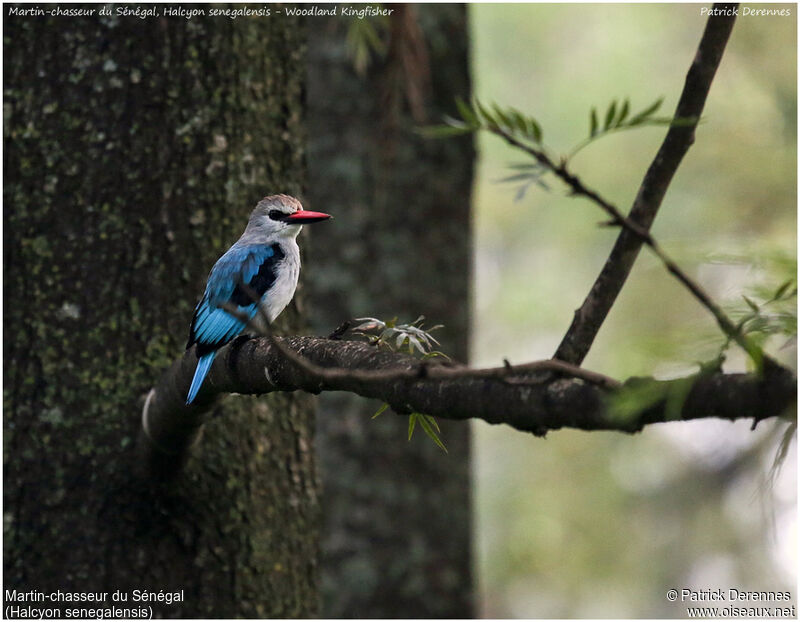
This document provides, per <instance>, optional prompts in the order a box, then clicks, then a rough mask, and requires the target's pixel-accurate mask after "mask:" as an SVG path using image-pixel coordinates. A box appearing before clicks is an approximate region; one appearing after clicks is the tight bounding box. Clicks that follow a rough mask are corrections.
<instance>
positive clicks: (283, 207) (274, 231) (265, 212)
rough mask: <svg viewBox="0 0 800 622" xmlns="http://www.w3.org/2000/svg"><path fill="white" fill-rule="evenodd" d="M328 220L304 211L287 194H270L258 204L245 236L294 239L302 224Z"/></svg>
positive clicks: (322, 215)
mask: <svg viewBox="0 0 800 622" xmlns="http://www.w3.org/2000/svg"><path fill="white" fill-rule="evenodd" d="M328 218H330V215H329V214H323V213H322V212H309V211H306V210H304V209H303V206H302V205H301V204H300V201H298V200H297V199H295V198H294V197H290V196H289V195H288V194H272V195H270V196H268V197H264V198H263V199H261V200H260V201H259V202H258V204H257V205H256V207H255V209H254V210H253V213H252V214H250V220H249V222H248V223H247V229H246V230H245V234H251V235H258V236H259V237H262V236H266V237H270V238H271V237H290V238H296V237H297V234H298V233H300V230H301V229H302V228H303V225H304V224H308V223H312V222H319V221H321V220H327V219H328Z"/></svg>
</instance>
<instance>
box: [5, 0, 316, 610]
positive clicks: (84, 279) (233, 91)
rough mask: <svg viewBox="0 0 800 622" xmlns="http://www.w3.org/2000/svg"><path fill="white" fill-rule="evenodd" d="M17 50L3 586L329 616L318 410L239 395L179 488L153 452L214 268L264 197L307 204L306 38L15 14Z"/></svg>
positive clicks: (9, 55) (200, 21)
mask: <svg viewBox="0 0 800 622" xmlns="http://www.w3.org/2000/svg"><path fill="white" fill-rule="evenodd" d="M95 6H97V5H95ZM151 6H154V5H151ZM6 8H7V7H6ZM155 8H157V9H158V10H159V11H163V8H162V7H155ZM173 8H175V7H173ZM3 34H4V47H5V61H4V63H5V65H4V68H5V85H4V89H5V90H4V103H5V126H4V129H5V140H6V143H5V144H6V149H5V160H4V167H5V187H4V199H5V209H4V212H3V217H4V225H5V235H4V244H5V253H4V264H5V267H4V270H5V282H4V294H5V305H4V312H5V340H4V356H5V366H4V374H5V377H4V414H5V417H4V432H5V451H4V465H5V482H4V483H5V487H4V502H5V517H4V518H5V520H4V534H5V539H4V570H5V586H4V587H5V588H6V589H16V590H20V591H29V590H35V591H39V590H40V591H43V592H45V593H50V592H53V591H55V590H62V591H69V592H86V591H105V592H109V597H108V599H107V600H106V601H105V602H103V603H102V605H106V606H111V605H117V606H122V607H135V606H141V605H142V604H144V605H145V606H146V605H151V606H153V608H154V613H155V614H157V615H161V616H167V617H177V616H191V617H208V616H210V617H220V616H222V617H264V616H275V617H283V616H287V617H291V616H308V615H313V614H314V613H315V612H316V611H317V586H316V583H317V581H316V579H317V570H316V555H317V549H318V547H317V542H318V527H317V519H318V505H317V485H316V480H315V476H314V464H313V463H314V460H313V456H312V451H311V438H312V429H313V424H312V410H311V403H310V401H309V398H307V397H303V396H302V395H299V394H297V395H274V396H270V397H268V398H265V399H261V400H255V399H251V398H243V397H242V398H238V397H237V398H229V399H227V400H224V401H223V402H222V403H221V404H220V405H219V406H218V407H217V410H216V414H218V415H220V417H219V418H217V419H215V420H213V421H211V422H210V423H208V424H207V425H206V427H205V430H204V434H203V436H202V438H201V440H200V441H199V443H198V445H197V446H196V448H195V451H194V452H193V455H192V457H191V458H190V459H189V462H188V464H187V465H186V468H185V469H184V471H183V472H182V473H180V474H179V475H178V476H176V477H174V478H172V479H171V480H168V481H162V480H164V479H165V478H162V477H157V478H155V479H141V478H138V477H137V476H136V474H135V472H136V470H137V469H136V467H137V457H136V456H137V454H136V452H135V449H134V448H135V445H136V442H135V439H136V436H137V433H138V430H139V427H140V421H139V414H140V412H141V408H142V403H143V398H144V394H145V393H146V392H147V390H148V389H149V387H151V386H152V384H153V382H154V380H155V379H156V378H158V376H159V374H160V373H161V370H162V369H163V368H164V367H165V366H167V365H168V364H169V362H170V361H171V360H172V359H174V358H175V357H176V355H179V354H180V353H181V351H182V349H183V346H184V343H185V341H184V340H185V338H186V334H187V327H188V324H189V320H190V318H191V315H192V308H193V305H194V303H195V302H196V300H197V299H198V297H199V295H200V294H201V292H202V287H203V283H204V279H205V276H206V275H207V273H208V270H209V268H210V267H211V265H212V264H213V262H214V261H215V259H216V258H217V257H218V256H219V255H220V254H221V252H223V251H224V250H225V248H227V246H228V245H229V244H230V243H232V242H233V241H234V240H235V239H236V237H237V236H238V235H239V234H240V232H241V230H242V228H243V227H244V224H245V222H246V218H247V216H248V214H249V211H250V210H251V209H252V206H253V205H254V204H255V202H256V201H257V200H258V199H259V198H260V197H261V196H263V195H265V194H269V193H273V192H278V191H282V192H289V193H298V192H299V191H300V189H301V186H302V183H303V177H302V148H301V140H300V139H299V138H298V136H299V134H300V118H301V106H302V102H301V93H302V80H303V54H302V51H303V41H304V30H303V28H302V24H300V23H298V22H296V21H295V20H293V19H290V18H288V17H285V16H282V17H275V16H273V17H272V18H251V19H237V20H232V19H228V18H224V17H219V18H210V17H206V18H195V19H192V20H186V19H183V18H180V17H173V18H167V17H160V18H151V19H144V20H142V19H137V18H135V17H127V18H125V17H121V18H118V17H109V18H100V17H97V16H96V15H95V16H94V17H82V18H50V17H20V16H9V15H8V14H7V15H6V16H5V18H4V33H3ZM284 315H285V316H286V318H287V319H284V320H283V321H282V322H283V328H286V329H290V330H292V331H293V332H295V331H297V330H298V329H299V328H300V325H301V322H300V319H299V316H298V314H297V312H296V310H293V309H290V310H288V311H287V312H285V314H284ZM134 589H142V590H150V591H155V592H158V591H159V590H164V591H169V592H171V591H178V590H183V592H182V593H183V601H182V602H174V603H172V604H167V603H164V602H145V603H135V602H133V600H132V593H131V592H132V590H134ZM115 590H121V591H122V592H123V593H126V592H127V593H129V599H128V601H127V602H116V603H113V602H111V601H110V594H111V593H113V592H114V591H115ZM6 604H11V603H6ZM44 605H46V606H50V607H52V606H60V607H61V608H62V615H65V614H63V609H64V608H65V607H66V605H65V604H64V603H61V604H60V605H56V604H55V603H45V604H42V603H36V604H35V606H39V607H40V606H44ZM81 606H86V604H85V603H84V604H83V605H81ZM92 606H97V604H96V603H92ZM58 617H61V616H58Z"/></svg>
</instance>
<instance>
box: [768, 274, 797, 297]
mask: <svg viewBox="0 0 800 622" xmlns="http://www.w3.org/2000/svg"><path fill="white" fill-rule="evenodd" d="M792 283H794V279H789V280H788V281H786V282H785V283H782V284H781V286H780V287H778V289H776V290H775V293H774V294H773V295H772V299H773V300H780V299H781V296H783V295H784V294H785V293H786V290H787V289H789V287H790V286H791V284H792Z"/></svg>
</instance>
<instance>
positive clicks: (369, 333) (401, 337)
mask: <svg viewBox="0 0 800 622" xmlns="http://www.w3.org/2000/svg"><path fill="white" fill-rule="evenodd" d="M356 320H357V321H359V322H362V323H361V324H359V325H358V326H356V327H355V328H353V334H355V335H361V336H364V337H367V338H368V339H369V341H370V343H371V344H373V345H375V346H378V347H384V348H387V349H389V350H392V351H406V352H408V353H409V354H415V353H419V354H422V358H431V357H435V356H442V357H444V358H449V357H448V356H447V355H446V354H444V353H443V352H439V351H438V350H434V349H433V346H434V344H435V345H439V342H438V341H437V340H436V338H435V337H433V336H432V335H431V332H433V331H434V330H437V329H439V328H442V325H441V324H437V325H436V326H432V327H431V328H429V329H427V330H425V329H424V328H423V325H424V320H425V316H424V315H420V316H419V317H418V318H417V319H416V320H414V321H413V322H411V323H410V324H398V323H397V318H396V317H395V318H392V319H391V320H388V321H386V322H384V321H383V320H379V319H377V318H374V317H361V318H356ZM388 408H389V404H383V405H381V407H380V408H379V409H378V411H377V412H376V413H375V414H374V415H372V418H373V419H375V418H376V417H378V416H380V415H382V414H383V413H384V412H385V411H386V409H388ZM417 422H419V425H420V427H421V428H422V429H423V431H424V432H425V434H427V435H428V437H429V438H430V439H431V440H432V441H433V442H434V443H436V445H437V446H439V447H440V448H441V449H442V450H443V451H444V452H445V453H447V447H445V444H444V443H443V442H442V439H441V438H440V437H439V434H441V429H440V428H439V424H438V422H437V421H436V419H435V418H434V417H432V416H431V415H425V414H423V413H411V414H410V415H409V416H408V440H409V441H410V440H411V437H412V435H413V434H414V428H415V427H416V425H417Z"/></svg>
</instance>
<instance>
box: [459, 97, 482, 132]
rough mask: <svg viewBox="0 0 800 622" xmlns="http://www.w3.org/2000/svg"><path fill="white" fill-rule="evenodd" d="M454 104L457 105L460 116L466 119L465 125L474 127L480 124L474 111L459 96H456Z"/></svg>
mask: <svg viewBox="0 0 800 622" xmlns="http://www.w3.org/2000/svg"><path fill="white" fill-rule="evenodd" d="M456 106H457V107H458V112H459V114H460V115H461V118H462V119H464V121H466V123H467V125H470V126H474V127H476V128H477V127H480V126H481V122H480V121H479V120H478V117H477V116H476V115H475V111H474V110H473V109H472V106H470V105H469V104H468V103H467V102H465V101H464V100H463V99H461V98H460V97H456Z"/></svg>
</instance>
